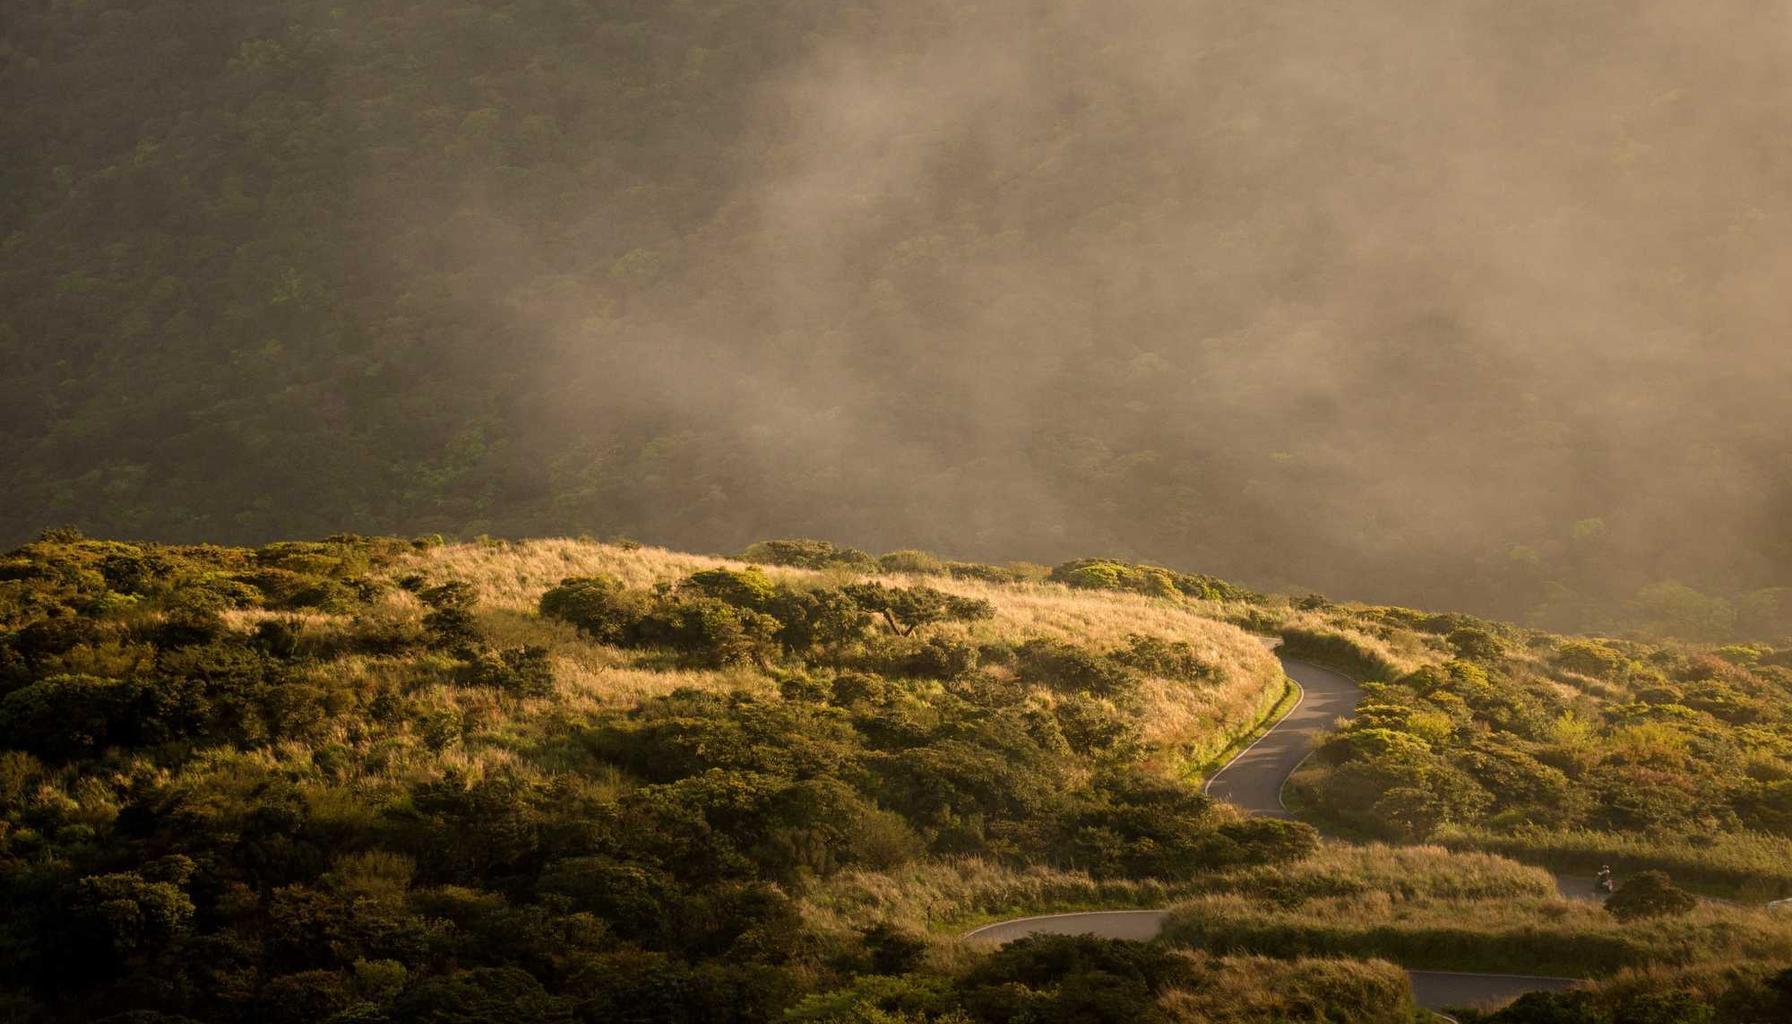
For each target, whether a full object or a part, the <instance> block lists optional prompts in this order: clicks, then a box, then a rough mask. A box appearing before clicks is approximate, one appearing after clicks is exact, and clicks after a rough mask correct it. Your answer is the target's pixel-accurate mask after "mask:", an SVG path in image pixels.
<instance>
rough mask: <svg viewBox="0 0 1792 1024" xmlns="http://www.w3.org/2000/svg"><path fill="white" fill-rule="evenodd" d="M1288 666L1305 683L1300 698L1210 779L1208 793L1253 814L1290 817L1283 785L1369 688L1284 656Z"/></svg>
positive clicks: (1284, 668)
mask: <svg viewBox="0 0 1792 1024" xmlns="http://www.w3.org/2000/svg"><path fill="white" fill-rule="evenodd" d="M1282 671H1284V672H1286V673H1287V674H1288V678H1290V679H1292V680H1294V681H1295V682H1297V683H1299V684H1300V687H1301V697H1300V701H1299V702H1298V703H1296V704H1295V705H1294V708H1293V710H1291V711H1289V712H1288V714H1287V715H1286V716H1284V717H1283V718H1282V720H1281V721H1280V722H1277V723H1276V724H1275V726H1274V727H1273V728H1271V729H1270V730H1269V731H1268V732H1266V733H1264V734H1263V737H1262V738H1261V739H1259V740H1258V741H1257V742H1256V743H1253V744H1252V745H1251V746H1250V747H1248V748H1246V749H1245V751H1244V752H1243V753H1241V754H1239V755H1238V756H1237V757H1235V758H1233V759H1232V760H1231V761H1230V762H1228V763H1227V764H1226V766H1225V767H1223V768H1221V769H1220V770H1219V771H1218V772H1216V773H1214V776H1213V778H1211V779H1209V780H1207V793H1208V795H1210V796H1215V797H1218V798H1219V799H1221V800H1225V801H1227V802H1228V803H1232V804H1235V805H1237V806H1239V807H1242V808H1244V809H1245V810H1247V811H1249V812H1250V813H1252V814H1261V815H1266V816H1268V817H1274V818H1286V817H1289V814H1288V809H1287V808H1286V807H1285V806H1283V804H1282V786H1283V784H1285V783H1286V782H1287V781H1288V776H1290V775H1293V774H1294V770H1295V769H1296V768H1298V767H1300V763H1301V762H1302V761H1304V760H1306V758H1307V755H1308V754H1309V753H1311V752H1312V749H1313V737H1314V735H1316V734H1317V733H1319V732H1320V731H1321V730H1323V729H1326V728H1327V727H1329V726H1331V725H1332V724H1333V723H1335V722H1336V721H1337V720H1338V719H1339V718H1344V717H1348V716H1349V714H1350V713H1351V711H1352V710H1354V709H1355V708H1356V705H1357V701H1359V700H1361V699H1362V696H1363V691H1362V689H1361V688H1359V687H1358V686H1357V685H1356V683H1355V682H1354V681H1352V680H1351V679H1350V678H1349V677H1348V676H1345V675H1341V674H1339V673H1337V672H1333V671H1331V670H1330V669H1323V668H1320V667H1318V666H1317V665H1309V664H1307V663H1305V662H1301V661H1291V660H1289V659H1287V658H1283V659H1282Z"/></svg>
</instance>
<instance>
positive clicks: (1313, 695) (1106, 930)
mask: <svg viewBox="0 0 1792 1024" xmlns="http://www.w3.org/2000/svg"><path fill="white" fill-rule="evenodd" d="M1277 657H1278V658H1281V661H1282V671H1284V672H1285V673H1287V675H1288V677H1289V678H1290V679H1293V680H1294V681H1295V682H1296V683H1299V684H1300V687H1301V696H1300V699H1299V700H1298V701H1296V702H1295V705H1294V707H1293V708H1292V709H1290V710H1289V712H1288V713H1287V714H1286V715H1285V716H1283V718H1282V720H1281V721H1279V722H1277V723H1276V724H1275V725H1274V726H1273V727H1271V728H1270V729H1269V731H1268V732H1265V733H1264V734H1263V735H1262V736H1261V737H1259V738H1258V739H1257V741H1256V742H1255V743H1252V744H1251V745H1250V746H1248V747H1246V748H1245V749H1244V750H1243V751H1242V752H1241V753H1239V754H1238V756H1236V757H1234V758H1233V759H1232V760H1230V761H1228V762H1226V764H1225V766H1224V767H1222V768H1221V769H1220V770H1219V771H1217V772H1215V773H1214V774H1213V777H1212V778H1210V779H1208V780H1207V786H1206V789H1205V791H1206V792H1207V793H1208V794H1210V795H1212V796H1215V797H1218V798H1219V799H1222V800H1226V801H1228V802H1230V803H1233V804H1236V805H1237V806H1239V807H1240V808H1243V809H1244V810H1246V811H1249V812H1250V813H1252V814H1258V815H1264V816H1267V817H1276V818H1287V817H1292V815H1290V814H1289V812H1288V808H1287V806H1286V805H1284V804H1283V803H1282V789H1283V787H1284V786H1286V785H1287V783H1288V777H1289V776H1290V775H1293V774H1294V772H1295V770H1296V769H1297V768H1299V767H1300V765H1301V762H1303V761H1305V760H1306V759H1307V756H1308V755H1309V754H1311V753H1312V751H1313V737H1314V736H1315V735H1317V734H1318V733H1320V732H1322V731H1324V730H1325V729H1328V728H1330V727H1331V726H1332V725H1333V724H1334V723H1336V722H1337V720H1338V719H1340V718H1345V717H1348V716H1349V715H1350V713H1351V712H1352V711H1353V710H1354V709H1355V708H1356V704H1357V701H1359V700H1360V699H1361V698H1362V689H1361V688H1360V687H1358V686H1357V684H1356V683H1355V682H1354V681H1352V680H1351V679H1350V677H1348V676H1345V675H1343V674H1341V673H1338V672H1333V671H1331V670H1330V669H1324V668H1320V667H1319V666H1317V665H1309V664H1307V663H1306V662H1303V661H1295V660H1293V659H1291V658H1287V657H1282V656H1281V655H1279V654H1278V655H1277ZM1556 885H1557V888H1559V889H1561V890H1562V894H1563V895H1564V896H1569V897H1582V898H1591V897H1592V892H1591V884H1590V882H1589V881H1588V880H1586V879H1568V878H1558V879H1557V880H1556ZM1583 889H1584V890H1586V891H1585V892H1584V893H1583V892H1582V891H1581V890H1583ZM1168 917H1169V911H1167V910H1097V911H1090V912H1086V913H1079V914H1044V915H1041V916H1038V917H1021V918H1015V919H1012V920H1008V921H998V922H996V923H994V924H986V925H984V926H983V927H981V928H975V929H972V930H971V931H969V932H966V933H965V935H964V938H965V939H967V940H969V941H972V942H982V943H993V944H997V945H999V944H1001V943H1006V942H1013V941H1014V940H1016V939H1021V938H1025V937H1026V936H1028V935H1098V936H1101V937H1103V938H1109V939H1133V940H1137V941H1145V940H1149V939H1154V938H1156V937H1157V935H1158V933H1159V932H1161V931H1162V930H1163V925H1164V921H1165V920H1166V919H1167V918H1168ZM1406 973H1407V974H1408V975H1410V976H1411V978H1412V992H1413V998H1414V1000H1415V1001H1417V1002H1418V1004H1419V1005H1420V1006H1423V1007H1425V1008H1427V1009H1433V1010H1435V1009H1438V1008H1441V1007H1445V1006H1480V1007H1488V1006H1497V1005H1500V1004H1502V1003H1505V1002H1507V1001H1508V1000H1511V999H1514V998H1516V997H1518V996H1520V995H1523V994H1524V993H1526V992H1536V991H1543V990H1550V991H1554V990H1560V989H1565V988H1568V987H1569V986H1571V985H1574V984H1576V983H1577V981H1578V979H1575V978H1556V977H1547V976H1541V975H1529V974H1478V973H1470V972H1466V971H1414V970H1408V971H1407V972H1406Z"/></svg>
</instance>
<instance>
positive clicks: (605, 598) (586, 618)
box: [539, 575, 648, 644]
mask: <svg viewBox="0 0 1792 1024" xmlns="http://www.w3.org/2000/svg"><path fill="white" fill-rule="evenodd" d="M539 607H540V610H541V614H542V615H544V616H546V617H548V618H550V619H559V620H560V621H562V622H568V623H571V624H572V625H574V626H576V627H578V629H579V631H580V632H582V633H584V634H585V635H586V636H589V637H591V638H592V639H593V640H596V641H598V642H599V643H606V644H626V643H629V642H631V641H632V640H633V639H634V638H635V635H636V631H637V629H638V628H639V626H640V624H641V621H642V620H643V619H644V618H646V616H647V614H648V601H647V598H646V597H645V595H642V594H639V593H637V592H634V591H630V590H629V589H628V588H626V587H624V586H623V585H622V581H621V580H618V579H616V578H615V577H613V576H602V575H600V576H568V577H567V578H566V579H563V580H561V581H560V585H559V586H557V587H555V588H553V589H552V590H549V591H548V592H547V593H545V594H543V595H541V603H540V606H539Z"/></svg>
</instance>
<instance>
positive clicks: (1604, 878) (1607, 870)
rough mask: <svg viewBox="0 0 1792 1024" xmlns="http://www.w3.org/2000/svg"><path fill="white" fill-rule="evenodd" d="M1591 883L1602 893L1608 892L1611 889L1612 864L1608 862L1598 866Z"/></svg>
mask: <svg viewBox="0 0 1792 1024" xmlns="http://www.w3.org/2000/svg"><path fill="white" fill-rule="evenodd" d="M1593 885H1594V887H1595V888H1597V889H1598V890H1599V891H1600V892H1603V893H1610V892H1611V891H1612V889H1613V886H1612V866H1611V865H1610V864H1606V865H1603V866H1601V867H1600V869H1599V875H1598V877H1597V878H1596V879H1595V880H1594V882H1593Z"/></svg>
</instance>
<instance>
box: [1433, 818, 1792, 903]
mask: <svg viewBox="0 0 1792 1024" xmlns="http://www.w3.org/2000/svg"><path fill="white" fill-rule="evenodd" d="M1432 841H1433V842H1436V843H1439V844H1440V845H1443V846H1445V847H1448V848H1449V849H1452V850H1482V851H1485V852H1488V853H1496V854H1499V855H1501V856H1504V857H1510V858H1512V859H1513V860H1516V861H1519V862H1521V863H1525V864H1535V865H1537V866H1539V867H1545V868H1548V869H1550V870H1552V871H1558V872H1561V873H1563V874H1571V875H1591V874H1593V873H1594V872H1596V871H1598V870H1599V868H1600V866H1601V865H1605V864H1609V865H1611V866H1612V868H1613V869H1614V870H1616V871H1617V872H1618V874H1619V875H1620V876H1623V875H1628V874H1633V873H1635V872H1638V871H1647V870H1650V869H1658V870H1661V871H1666V872H1667V873H1668V874H1669V875H1670V876H1671V877H1672V878H1673V879H1674V881H1675V882H1676V883H1677V884H1679V885H1681V886H1683V887H1685V888H1687V889H1691V890H1693V891H1696V892H1702V893H1705V894H1706V895H1710V896H1723V897H1726V898H1730V899H1737V900H1741V901H1743V902H1745V903H1758V902H1765V901H1767V900H1770V899H1778V898H1781V897H1784V896H1787V895H1792V840H1789V839H1785V838H1783V837H1780V836H1769V835H1762V834H1759V833H1747V834H1718V835H1712V836H1704V837H1700V838H1699V839H1696V840H1692V839H1666V838H1650V837H1644V836H1632V835H1624V834H1621V833H1613V832H1594V831H1589V830H1581V829H1573V830H1562V831H1536V832H1528V833H1519V834H1511V835H1506V834H1500V833H1496V832H1490V831H1487V830H1484V829H1474V828H1462V827H1458V828H1453V829H1450V830H1448V831H1445V832H1443V833H1442V834H1440V835H1438V836H1436V837H1435V838H1434V839H1433V840H1432Z"/></svg>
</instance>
